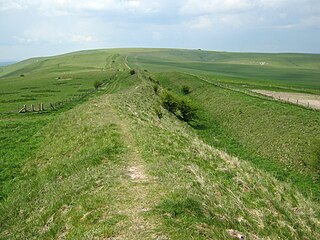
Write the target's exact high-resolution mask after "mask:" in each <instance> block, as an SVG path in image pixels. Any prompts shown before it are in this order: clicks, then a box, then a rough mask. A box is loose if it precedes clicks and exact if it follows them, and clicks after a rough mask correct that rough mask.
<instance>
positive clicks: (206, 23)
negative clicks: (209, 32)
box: [190, 15, 213, 29]
mask: <svg viewBox="0 0 320 240" xmlns="http://www.w3.org/2000/svg"><path fill="white" fill-rule="evenodd" d="M212 26H213V22H212V20H211V19H210V17H209V16H207V15H204V16H199V17H197V18H195V19H193V20H192V21H191V22H190V27H191V28H195V29H210V28H211V27H212Z"/></svg>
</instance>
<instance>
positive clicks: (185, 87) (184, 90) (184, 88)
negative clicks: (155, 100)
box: [181, 85, 190, 95]
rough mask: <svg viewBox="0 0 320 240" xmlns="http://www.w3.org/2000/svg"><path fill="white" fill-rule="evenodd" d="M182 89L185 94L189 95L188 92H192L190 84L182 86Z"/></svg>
mask: <svg viewBox="0 0 320 240" xmlns="http://www.w3.org/2000/svg"><path fill="white" fill-rule="evenodd" d="M181 90H182V92H183V93H184V94H185V95H187V94H189V93H190V87H189V86H186V85H185V86H182V87H181Z"/></svg>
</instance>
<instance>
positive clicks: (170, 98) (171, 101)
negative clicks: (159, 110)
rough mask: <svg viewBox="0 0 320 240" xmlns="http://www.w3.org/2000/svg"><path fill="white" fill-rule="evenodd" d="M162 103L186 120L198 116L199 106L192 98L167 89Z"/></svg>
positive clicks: (188, 120)
mask: <svg viewBox="0 0 320 240" xmlns="http://www.w3.org/2000/svg"><path fill="white" fill-rule="evenodd" d="M162 105H163V107H164V108H165V109H167V110H168V111H170V112H172V113H173V114H174V115H175V116H177V117H178V118H180V119H181V120H183V121H185V122H190V121H192V120H194V119H195V118H197V107H196V106H195V105H194V104H193V103H192V102H191V100H189V99H186V98H185V97H180V96H178V95H175V94H173V93H172V92H170V91H165V92H164V93H163V94H162Z"/></svg>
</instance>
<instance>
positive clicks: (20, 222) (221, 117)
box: [0, 49, 320, 239]
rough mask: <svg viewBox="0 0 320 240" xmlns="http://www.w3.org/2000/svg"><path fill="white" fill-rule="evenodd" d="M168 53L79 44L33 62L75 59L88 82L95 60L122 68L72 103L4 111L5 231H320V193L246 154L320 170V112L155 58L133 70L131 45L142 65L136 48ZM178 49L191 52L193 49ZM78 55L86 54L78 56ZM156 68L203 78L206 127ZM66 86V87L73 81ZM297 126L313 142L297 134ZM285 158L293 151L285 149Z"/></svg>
mask: <svg viewBox="0 0 320 240" xmlns="http://www.w3.org/2000/svg"><path fill="white" fill-rule="evenodd" d="M159 52H164V53H165V52H168V50H161V51H159V50H156V49H149V50H143V49H134V50H126V49H123V50H108V51H104V50H101V51H88V52H78V53H74V54H67V55H63V56H59V57H56V58H54V60H52V61H54V62H51V63H50V61H51V60H48V61H46V62H45V63H43V65H42V66H41V68H34V69H32V70H30V75H33V74H39V76H40V75H41V73H42V77H44V78H45V77H47V76H49V75H50V71H49V72H48V71H47V70H48V69H50V68H51V66H53V65H55V64H57V63H58V62H64V63H63V64H64V67H68V68H69V67H70V71H71V72H72V74H79V76H83V77H84V80H86V79H91V78H90V77H88V76H89V75H86V74H87V73H89V72H88V71H87V70H88V69H90V68H94V67H95V65H96V66H97V67H100V66H105V67H104V68H105V69H106V71H103V72H102V73H103V74H105V75H106V76H109V75H110V74H115V73H116V75H115V77H114V78H112V79H111V80H110V81H109V82H108V83H107V84H106V85H104V86H103V87H101V88H100V89H99V90H98V91H97V92H96V93H95V94H94V95H92V96H91V98H90V99H89V100H88V101H85V102H79V104H77V105H75V106H73V108H72V109H64V110H63V111H57V112H53V113H46V114H39V115H28V114H27V115H1V116H0V119H1V121H0V131H1V137H2V138H1V139H0V144H1V147H2V150H1V151H2V152H1V154H2V153H3V154H4V155H2V156H1V157H0V163H1V164H3V165H4V166H5V169H4V174H2V176H5V178H3V179H1V180H2V186H3V191H2V194H3V195H2V199H1V202H0V222H1V223H2V224H1V226H0V230H1V231H0V238H1V239H29V238H37V239H79V238H86V239H105V238H107V239H108V238H118V239H150V238H156V239H186V238H192V239H230V238H231V237H235V235H237V234H238V237H239V236H240V235H244V236H245V237H246V238H248V239H259V238H260V239H261V238H262V239H264V238H270V239H275V238H282V239H318V238H319V237H320V232H319V216H320V209H319V204H318V202H314V201H313V200H311V199H310V198H308V197H306V196H304V195H302V194H301V191H299V190H297V187H296V186H297V184H296V183H294V182H291V183H288V182H286V181H281V180H279V179H276V178H275V177H274V175H273V174H270V173H268V171H265V169H263V168H261V167H257V165H256V164H255V163H254V164H252V163H251V162H250V161H246V160H248V158H250V157H252V156H253V157H255V155H256V154H257V155H263V156H265V157H266V160H267V161H270V160H275V161H278V162H282V163H285V164H287V165H290V166H291V168H293V169H294V170H295V171H301V172H303V176H307V174H309V175H311V176H312V175H314V174H315V172H314V168H313V164H314V162H313V161H314V159H313V158H312V157H313V156H316V155H313V152H312V151H310V152H308V151H309V150H312V149H313V148H312V147H313V145H312V143H313V141H312V137H314V135H313V134H314V133H315V132H316V133H317V131H318V130H319V129H318V126H319V124H318V120H319V119H318V118H317V116H318V115H317V114H318V113H317V112H312V111H309V110H305V109H302V108H299V107H296V106H291V105H283V104H281V103H277V102H271V101H268V100H265V99H264V100H263V99H259V98H253V97H251V96H247V95H245V94H242V93H238V92H234V91H230V90H226V89H221V88H218V87H216V86H214V85H211V84H208V83H206V82H203V81H201V80H200V79H199V78H197V77H195V76H190V75H186V74H183V73H177V72H175V73H168V72H165V73H152V72H150V70H149V69H148V72H145V71H143V69H145V68H144V67H143V68H142V70H138V69H136V74H134V75H130V74H129V69H128V68H127V67H126V66H125V64H124V63H125V59H126V56H127V55H130V56H129V57H128V59H129V65H130V66H131V67H132V66H134V65H135V64H136V63H137V62H134V54H136V56H137V57H138V56H139V55H140V54H147V55H148V54H150V55H154V54H158V53H159ZM176 52H177V53H175V54H180V55H181V56H180V57H181V58H186V57H189V56H188V54H191V53H192V52H189V51H182V50H181V51H180V50H177V51H176ZM200 52H201V51H200ZM95 54H97V57H96V58H95V57H94V55H95ZM166 54H167V53H166ZM201 54H203V53H201ZM201 54H200V53H199V56H201ZM73 55H75V56H76V57H73ZM191 55H194V54H193V53H192V54H191ZM86 56H87V57H88V65H87V67H88V68H86V63H85V62H86V61H85V59H86ZM78 57H79V59H82V60H81V61H80V63H79V62H77V61H76V62H74V59H78ZM82 57H83V58H82ZM202 57H203V56H202ZM59 58H61V59H59ZM208 60H209V59H208ZM95 61H96V62H95ZM142 66H144V64H143V65H142ZM81 68H85V69H87V70H84V71H83V72H81V70H80V69H81ZM41 69H42V70H41ZM16 70H17V69H16ZM82 73H84V75H82ZM14 74H16V73H14ZM14 74H13V75H14ZM13 75H12V76H11V77H4V78H1V79H0V84H1V81H3V80H4V81H6V80H7V79H9V78H14V76H13ZM150 75H152V77H153V78H154V79H156V80H160V82H161V85H162V86H166V87H170V88H171V89H172V90H174V91H177V92H180V89H181V85H182V84H187V85H189V86H190V87H191V93H190V94H189V95H188V96H187V97H188V98H190V99H192V100H193V101H195V102H198V104H199V107H200V112H199V114H200V117H201V119H202V122H200V123H202V124H198V125H197V126H196V127H197V128H198V129H194V128H192V127H190V126H189V125H188V124H186V123H183V122H181V121H180V120H178V119H177V118H176V117H175V116H174V115H172V114H171V113H169V112H167V111H166V110H165V109H164V108H162V106H161V92H162V91H163V89H162V87H161V86H158V90H157V93H156V92H155V90H154V84H156V83H155V82H154V81H150V80H149V76H150ZM33 76H35V75H33ZM17 79H19V80H20V77H17ZM74 81H75V83H77V80H76V79H75V80H74ZM79 82H81V80H79ZM35 83H36V82H35ZM19 84H21V82H20V83H19ZM19 84H18V83H17V84H16V85H13V90H15V88H17V87H19ZM65 86H66V88H65V89H64V88H63V87H62V86H61V87H62V88H61V94H62V95H61V96H63V94H65V93H64V91H66V92H68V91H69V90H68V87H67V85H65ZM41 90H43V89H41ZM159 113H161V114H159ZM279 113H281V114H279ZM284 114H286V115H284ZM262 115H263V117H264V118H267V120H268V121H271V124H270V125H268V124H269V123H268V121H267V120H265V121H263V118H262ZM274 118H275V119H274ZM272 119H274V120H272ZM276 120H277V121H278V122H277V121H276ZM272 121H274V122H272ZM248 123H249V124H248ZM262 126H263V127H262ZM267 128H269V130H267ZM270 129H274V131H271V133H272V134H270ZM301 129H302V130H303V134H302V135H301V136H300V134H301V132H300V131H301ZM264 131H266V132H265V133H266V134H263V133H264ZM248 132H250V134H248ZM277 134H281V140H285V141H284V143H285V145H283V146H282V147H281V148H280V147H279V149H277V148H274V144H273V143H272V141H273V140H274V139H273V138H276V137H277V136H278V135H277ZM298 135H299V136H298ZM213 136H214V137H213ZM296 136H298V137H299V141H301V142H299V143H300V144H304V145H303V146H304V149H302V150H301V149H300V148H299V146H297V145H296V144H295V141H292V139H293V138H295V137H296ZM310 136H311V139H310V141H309V142H304V141H306V139H308V137H310ZM282 138H283V139H282ZM300 138H301V139H300ZM202 139H203V140H202ZM205 142H207V143H205ZM208 143H209V144H208ZM233 144H234V145H233ZM251 145H252V146H251ZM213 146H218V147H219V148H220V149H226V150H228V151H229V152H230V153H232V155H238V156H240V157H239V158H237V157H232V156H231V155H229V154H228V153H226V152H224V151H221V150H218V149H216V148H214V147H213ZM239 146H240V147H239ZM261 146H264V147H261ZM284 149H288V151H285V152H283V150H284ZM239 150H243V151H244V153H240V154H238V153H239ZM300 151H304V152H302V153H301V152H300ZM291 152H293V153H294V154H293V153H291ZM291 154H292V155H291ZM304 154H305V155H308V158H303V157H302V156H303V155H304ZM278 156H284V158H283V159H273V157H278ZM247 157H248V158H247ZM291 157H292V159H291ZM300 157H302V158H301V159H302V160H303V161H302V160H301V159H300ZM11 160H12V161H11ZM251 160H252V159H251ZM288 160H290V161H289V162H288ZM304 160H306V161H304ZM311 160H312V161H311ZM271 162H272V161H271ZM300 163H305V166H302V165H300ZM282 167H283V165H279V166H277V170H279V169H281V168H282ZM284 172H285V171H284ZM284 180H285V178H284ZM305 186H307V187H312V186H314V185H312V183H310V184H309V182H307V183H306V184H305ZM316 190H317V189H316ZM316 190H315V191H316Z"/></svg>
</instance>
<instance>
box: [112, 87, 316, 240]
mask: <svg viewBox="0 0 320 240" xmlns="http://www.w3.org/2000/svg"><path fill="white" fill-rule="evenodd" d="M113 105H114V106H116V108H118V109H120V110H121V113H122V114H123V116H125V117H126V118H127V119H129V120H131V124H130V126H131V131H132V132H133V134H134V136H136V141H137V143H138V145H139V146H140V151H141V153H142V156H143V158H144V159H145V161H146V166H147V169H149V172H150V174H151V175H152V176H153V178H154V179H156V182H157V183H160V184H161V185H162V187H161V190H162V191H163V193H161V196H162V197H161V199H160V201H159V203H158V205H156V206H155V208H154V209H153V210H152V211H151V212H150V215H156V216H157V215H160V216H162V222H161V224H160V226H158V229H160V230H162V231H163V232H166V234H167V235H166V236H167V237H169V238H170V239H184V238H193V239H211V238H219V239H229V238H230V231H231V230H236V231H239V232H241V233H243V234H244V235H245V236H246V237H248V238H249V239H255V238H265V237H269V238H277V237H280V238H287V239H288V238H293V239H295V238H296V239H298V238H310V239H314V238H317V235H318V234H319V231H318V230H317V229H316V228H317V223H316V222H313V221H317V220H316V217H315V216H313V217H312V216H310V215H309V216H308V217H307V215H304V217H306V218H304V217H303V220H302V219H301V218H300V219H299V220H298V219H296V215H295V214H296V213H297V212H295V213H293V212H294V211H292V209H293V208H294V207H297V208H298V209H300V210H301V213H302V212H303V213H304V214H309V213H307V212H306V211H305V210H306V209H305V210H303V209H302V208H304V207H305V205H304V201H305V200H302V199H304V197H302V195H300V194H298V193H297V192H296V190H294V188H292V186H290V185H289V184H285V183H283V182H280V181H278V180H276V179H274V178H273V177H272V176H271V175H269V174H267V173H265V172H264V171H260V170H257V169H256V168H255V167H254V166H253V165H251V164H250V163H247V162H243V161H241V160H239V159H237V158H234V157H231V156H229V155H228V154H226V153H224V152H221V151H218V150H216V149H214V148H212V147H210V146H209V145H207V144H205V143H204V142H203V141H202V140H200V139H199V138H198V137H197V136H196V135H195V133H193V130H192V129H191V128H190V127H189V126H188V125H187V124H183V123H181V122H179V121H177V120H176V118H175V117H174V116H173V115H172V114H170V113H168V112H166V111H165V110H164V109H162V110H161V111H162V113H163V117H162V118H161V119H159V118H158V116H157V114H156V111H155V109H156V108H158V107H160V106H161V103H160V97H158V96H157V95H156V94H155V93H154V91H153V88H152V85H148V84H144V85H142V86H140V87H139V88H137V89H135V90H133V91H131V92H130V93H129V94H126V95H125V96H121V97H116V98H114V99H113ZM156 191H159V189H156ZM299 202H300V203H301V205H300V203H299ZM283 203H285V204H283ZM296 204H298V205H299V207H298V205H296ZM312 208H313V209H314V207H312ZM289 209H291V210H289ZM300 210H298V211H299V212H300ZM307 219H308V220H307ZM311 219H313V220H311ZM310 220H311V221H310ZM290 226H294V227H292V228H291V227H290ZM309 227H311V228H312V229H313V230H311V229H310V231H309V230H306V231H305V230H303V229H307V228H309ZM228 230H229V232H228ZM307 232H309V233H307ZM310 234H311V235H310ZM313 234H315V235H313Z"/></svg>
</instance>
